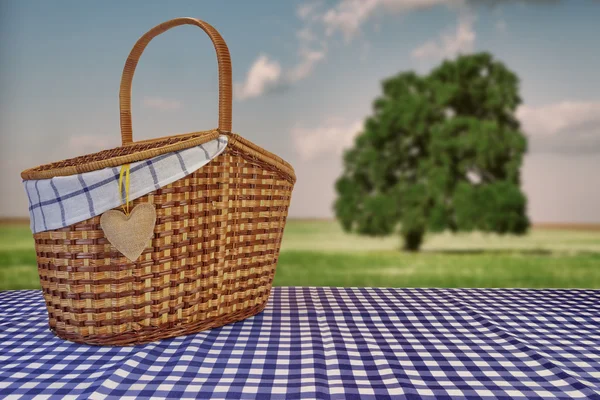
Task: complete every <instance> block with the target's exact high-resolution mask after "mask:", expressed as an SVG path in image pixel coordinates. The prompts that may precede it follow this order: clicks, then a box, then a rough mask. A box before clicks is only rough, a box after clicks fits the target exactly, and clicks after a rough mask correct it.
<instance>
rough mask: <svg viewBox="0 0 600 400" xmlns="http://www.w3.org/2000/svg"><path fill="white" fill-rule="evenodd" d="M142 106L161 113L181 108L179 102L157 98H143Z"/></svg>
mask: <svg viewBox="0 0 600 400" xmlns="http://www.w3.org/2000/svg"><path fill="white" fill-rule="evenodd" d="M142 104H143V106H144V107H146V108H151V109H154V110H161V111H169V110H177V109H178V108H181V107H182V106H183V104H182V103H181V102H180V101H179V100H173V99H165V98H163V97H158V96H149V97H144V99H143V102H142Z"/></svg>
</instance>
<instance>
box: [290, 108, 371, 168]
mask: <svg viewBox="0 0 600 400" xmlns="http://www.w3.org/2000/svg"><path fill="white" fill-rule="evenodd" d="M362 127H363V120H362V119H360V120H357V121H345V120H343V119H339V118H330V119H329V120H327V121H326V122H325V123H324V124H322V125H320V126H317V127H314V128H304V127H300V126H296V127H294V128H292V132H291V134H292V139H293V142H294V146H295V149H296V152H297V153H298V154H299V155H300V157H301V158H302V159H304V160H312V159H315V158H317V157H319V156H321V155H327V154H334V155H339V154H340V153H341V151H342V150H343V149H344V148H346V147H349V146H350V145H351V144H352V142H353V140H354V137H355V136H356V135H357V134H358V133H360V131H361V130H362Z"/></svg>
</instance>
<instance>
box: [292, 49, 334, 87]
mask: <svg viewBox="0 0 600 400" xmlns="http://www.w3.org/2000/svg"><path fill="white" fill-rule="evenodd" d="M300 58H301V60H302V61H301V62H300V63H299V64H298V65H296V66H295V67H294V68H292V69H291V70H289V72H288V78H289V80H290V82H292V83H294V82H297V81H299V80H302V79H304V78H306V77H307V76H308V75H310V74H311V72H312V71H313V69H314V68H315V65H316V64H317V63H318V62H319V61H321V60H322V59H323V58H325V51H312V50H306V49H301V50H300Z"/></svg>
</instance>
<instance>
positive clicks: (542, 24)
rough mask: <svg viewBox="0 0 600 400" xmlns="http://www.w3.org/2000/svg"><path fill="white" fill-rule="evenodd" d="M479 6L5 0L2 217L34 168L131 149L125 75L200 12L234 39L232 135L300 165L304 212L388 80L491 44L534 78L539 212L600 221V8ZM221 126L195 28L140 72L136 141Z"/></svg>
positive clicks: (320, 212)
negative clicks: (122, 107) (133, 60)
mask: <svg viewBox="0 0 600 400" xmlns="http://www.w3.org/2000/svg"><path fill="white" fill-rule="evenodd" d="M475 3H476V2H466V1H462V0H421V1H418V0H361V1H357V0H332V1H318V0H317V1H311V0H307V1H253V2H247V1H227V2H206V1H205V2H199V1H173V2H164V1H144V2H142V1H128V2H118V1H103V2H80V1H56V2H45V1H29V0H21V1H12V2H9V1H6V2H2V3H0V135H1V136H0V140H1V141H0V167H1V168H2V172H1V173H0V185H1V187H2V191H3V193H2V196H0V216H25V215H27V201H26V197H25V194H24V191H23V188H22V187H21V182H20V178H19V173H20V171H21V170H23V169H25V168H28V167H31V166H34V165H38V164H41V163H46V162H50V161H57V160H60V159H64V158H68V157H72V156H75V155H80V154H85V153H89V152H93V151H97V150H101V149H103V148H108V147H114V146H118V145H119V143H120V134H119V119H118V118H119V115H118V90H119V81H120V76H121V71H122V68H123V64H124V62H125V59H126V57H127V54H128V52H129V50H130V49H131V46H133V44H134V43H135V41H136V40H137V38H138V37H139V36H141V35H142V34H143V33H144V32H146V31H147V30H148V29H150V28H151V27H153V26H154V25H156V24H158V23H161V22H164V21H165V20H168V19H171V18H174V17H179V16H191V17H196V18H200V19H203V20H206V21H207V22H209V23H211V24H212V25H213V26H215V27H216V28H217V29H218V30H219V31H220V32H221V34H222V35H223V37H224V38H225V40H226V41H227V43H228V45H229V49H230V51H231V54H232V61H233V79H234V84H235V95H236V99H235V101H234V114H233V129H234V131H236V132H238V133H240V134H242V135H243V136H245V137H246V138H248V139H250V140H252V141H254V142H255V143H257V144H259V145H261V146H263V147H265V148H267V149H268V150H270V151H273V152H275V153H277V154H278V155H280V156H282V157H283V158H285V159H286V160H288V161H289V162H290V163H292V165H294V167H295V169H296V172H297V175H298V183H297V186H296V189H295V191H294V198H293V201H292V209H291V211H290V215H291V216H295V217H328V216H331V215H332V214H331V204H332V202H333V199H334V191H333V182H334V181H335V179H336V177H337V176H338V175H339V174H340V171H341V162H340V155H341V151H342V149H343V148H344V146H347V145H348V144H349V143H351V141H352V137H353V135H354V134H355V133H356V132H357V131H358V130H360V126H361V121H362V120H363V119H364V117H365V116H367V115H368V114H369V112H370V105H371V103H372V101H373V99H374V98H375V97H376V96H377V95H378V93H379V82H380V81H381V80H382V79H384V78H386V77H388V76H391V75H393V74H396V73H398V72H400V71H405V70H411V69H413V70H416V71H418V72H421V73H425V72H427V71H428V70H429V69H431V68H432V67H433V66H435V65H437V64H438V63H439V62H440V61H441V60H442V59H444V58H453V57H455V56H456V54H458V53H470V52H475V51H482V50H485V51H489V52H491V53H492V54H494V55H495V56H496V57H497V58H498V59H500V60H502V61H503V62H504V63H506V65H507V66H508V67H509V68H511V69H512V70H513V71H515V72H516V73H517V74H518V75H519V77H520V78H521V94H522V98H523V101H524V104H523V106H522V107H521V108H520V109H519V112H518V115H519V118H520V119H521V122H522V124H523V129H524V130H525V132H526V133H527V135H528V136H529V139H530V145H531V146H530V152H529V154H528V155H527V157H526V160H525V164H524V168H523V173H522V175H523V187H524V190H525V192H526V194H527V195H528V198H529V210H528V212H529V215H530V216H531V218H532V219H533V221H535V222H600V207H599V206H598V204H600V179H599V178H598V176H597V175H598V172H599V171H600V80H599V79H598V74H597V71H599V70H600V51H599V50H598V38H599V37H600V28H599V27H598V23H597V21H598V20H599V19H600V2H599V1H578V2H573V1H570V2H567V1H563V2H561V1H555V2H551V1H508V2H502V4H497V3H500V2H488V1H483V2H477V4H476V5H473V4H475ZM492 3H494V4H496V5H494V6H491V5H489V4H492ZM216 122H217V66H216V60H215V56H214V51H213V49H212V45H211V43H210V41H209V39H208V38H207V37H206V36H205V34H204V33H203V32H202V31H201V30H199V29H197V28H195V27H178V28H176V29H174V30H171V31H169V32H167V33H165V34H164V35H162V36H160V37H158V38H157V39H155V40H154V41H153V42H152V43H151V44H150V45H149V46H148V48H147V50H146V52H145V53H144V55H143V56H142V59H141V61H140V63H139V66H138V69H137V71H136V76H135V79H134V84H133V124H134V139H147V138H152V137H158V136H165V135H169V134H175V133H184V132H191V131H197V130H204V129H211V128H214V127H216Z"/></svg>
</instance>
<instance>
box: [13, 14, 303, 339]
mask: <svg viewBox="0 0 600 400" xmlns="http://www.w3.org/2000/svg"><path fill="white" fill-rule="evenodd" d="M185 24H189V25H196V26H198V27H200V28H201V29H202V30H204V31H205V32H206V33H207V34H208V36H209V37H210V39H211V40H212V42H213V44H214V47H215V50H216V53H217V60H218V67H219V127H218V129H215V130H211V131H203V132H194V133H189V134H183V135H176V136H169V137H163V138H159V139H154V140H145V141H141V142H133V141H132V125H131V102H130V100H131V82H132V78H133V75H134V71H135V67H136V65H137V62H138V60H139V58H140V56H141V54H142V52H143V51H144V48H145V47H146V46H147V45H148V43H149V42H150V40H151V39H152V38H154V37H155V36H157V35H159V34H161V33H163V32H165V31H167V30H169V29H171V28H173V27H176V26H179V25H185ZM231 92H232V87H231V61H230V56H229V51H228V49H227V45H226V44H225V42H224V41H223V39H222V37H221V36H220V34H219V33H218V32H217V31H216V30H215V29H214V28H213V27H212V26H210V25H209V24H207V23H206V22H203V21H200V20H197V19H192V18H177V19H174V20H171V21H168V22H165V23H163V24H160V25H158V26H156V27H154V28H153V29H151V30H150V31H148V32H147V33H146V34H145V35H143V36H142V37H141V38H140V39H139V40H138V41H137V43H136V44H135V46H134V47H133V49H132V50H131V53H130V54H129V57H128V58H127V62H126V63H125V68H124V70H123V76H122V80H121V87H120V93H119V99H120V112H121V138H122V146H121V147H118V148H114V149H110V150H104V151H101V152H99V153H96V154H90V155H85V156H80V157H76V158H72V159H68V160H64V161H59V162H55V163H51V164H47V165H42V166H39V167H35V168H31V169H28V170H25V171H23V172H22V174H21V176H22V178H23V179H24V180H25V181H27V180H40V179H50V178H53V177H58V176H69V175H74V174H80V173H83V172H89V171H97V170H100V169H103V168H107V167H117V166H121V165H123V164H125V163H131V162H135V161H141V160H147V159H149V158H151V157H155V156H158V155H161V154H166V153H169V152H173V151H177V150H181V149H187V148H189V147H192V146H198V145H199V144H202V143H205V142H207V141H209V140H213V139H215V138H216V137H218V136H219V135H227V139H228V142H227V147H226V148H225V150H224V152H223V153H221V154H220V155H218V156H217V157H216V158H214V159H213V160H211V161H210V162H209V163H208V164H207V165H206V166H204V167H202V168H200V169H199V170H197V171H195V172H193V173H191V174H189V175H187V176H185V177H184V178H182V179H179V180H177V181H175V182H173V183H171V184H169V185H167V186H164V187H160V188H159V189H156V190H154V191H153V192H151V193H149V194H147V195H145V196H143V197H141V198H138V199H136V200H135V201H134V202H133V204H134V205H135V204H139V203H150V204H152V205H153V206H154V207H155V210H156V225H155V227H154V234H153V237H152V239H151V244H149V245H148V247H146V249H145V250H144V251H143V253H142V255H141V256H140V257H139V258H138V259H137V260H135V261H134V262H131V261H129V260H128V259H127V258H125V257H124V256H123V254H121V253H120V252H119V251H118V250H116V249H115V247H113V246H112V245H111V243H109V241H108V240H107V239H106V237H105V235H104V232H103V230H102V229H101V227H100V216H95V217H93V218H90V219H88V220H86V221H82V222H79V223H76V224H73V225H71V226H67V227H65V228H61V229H56V230H49V231H45V232H39V233H35V234H34V239H35V248H36V252H37V262H38V270H39V276H40V280H41V285H42V290H43V294H44V298H45V301H46V306H47V310H48V313H49V323H50V328H51V329H52V330H53V331H54V332H55V334H56V335H58V336H59V337H61V338H64V339H67V340H70V341H74V342H81V343H87V344H93V345H132V344H138V343H145V342H150V341H155V340H158V339H163V338H167V337H172V336H179V335H185V334H189V333H193V332H198V331H201V330H205V329H210V328H215V327H219V326H222V325H225V324H228V323H231V322H235V321H239V320H242V319H244V318H247V317H250V316H253V315H255V314H257V313H259V312H261V311H262V310H263V309H264V307H265V305H266V302H267V300H268V297H269V293H270V290H271V284H272V281H273V276H274V273H275V267H276V265H277V259H278V255H279V248H280V243H281V238H282V234H283V228H284V225H285V222H286V217H287V212H288V207H289V204H290V199H291V194H292V188H293V185H294V182H295V180H296V178H295V175H294V170H293V168H292V167H291V166H290V165H289V164H288V163H286V162H285V161H284V160H282V159H281V158H279V157H277V156H275V155H273V154H271V153H269V152H268V151H266V150H264V149H262V148H260V147H258V146H257V145H255V144H253V143H251V142H249V141H248V140H246V139H243V138H241V137H240V136H238V135H236V134H233V133H231V101H232V93H231Z"/></svg>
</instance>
